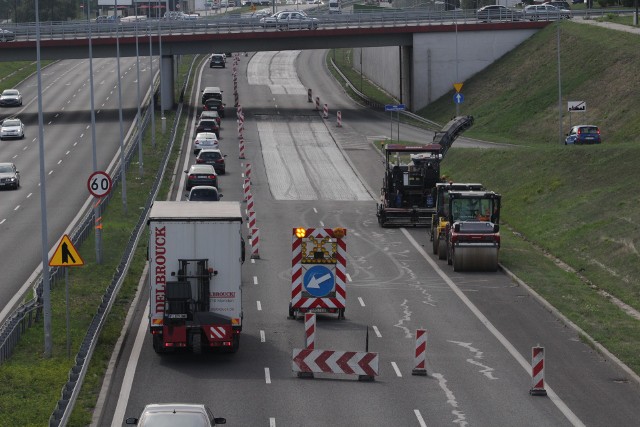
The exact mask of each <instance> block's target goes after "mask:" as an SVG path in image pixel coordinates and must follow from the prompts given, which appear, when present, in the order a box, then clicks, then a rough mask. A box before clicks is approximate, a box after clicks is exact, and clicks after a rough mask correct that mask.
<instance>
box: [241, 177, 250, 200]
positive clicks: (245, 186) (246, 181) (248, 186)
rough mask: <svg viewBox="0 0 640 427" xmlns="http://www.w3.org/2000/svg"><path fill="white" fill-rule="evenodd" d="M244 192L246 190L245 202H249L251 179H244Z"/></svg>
mask: <svg viewBox="0 0 640 427" xmlns="http://www.w3.org/2000/svg"><path fill="white" fill-rule="evenodd" d="M242 188H243V190H244V200H243V201H245V202H246V201H247V200H248V199H249V196H251V181H250V180H249V178H245V179H244V185H243V186H242Z"/></svg>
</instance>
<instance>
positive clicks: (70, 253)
mask: <svg viewBox="0 0 640 427" xmlns="http://www.w3.org/2000/svg"><path fill="white" fill-rule="evenodd" d="M49 265H50V266H51V267H80V266H81V265H84V261H83V260H82V257H81V256H80V254H79V253H78V251H77V250H76V248H75V247H74V246H73V243H71V239H69V236H67V235H66V234H65V235H64V236H62V239H61V240H60V243H58V248H57V249H56V251H55V252H54V254H53V256H52V257H51V259H50V260H49Z"/></svg>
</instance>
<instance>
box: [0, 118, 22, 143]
mask: <svg viewBox="0 0 640 427" xmlns="http://www.w3.org/2000/svg"><path fill="white" fill-rule="evenodd" d="M5 139H24V123H22V120H20V119H15V118H14V119H5V120H4V121H3V122H2V125H1V126H0V140H5Z"/></svg>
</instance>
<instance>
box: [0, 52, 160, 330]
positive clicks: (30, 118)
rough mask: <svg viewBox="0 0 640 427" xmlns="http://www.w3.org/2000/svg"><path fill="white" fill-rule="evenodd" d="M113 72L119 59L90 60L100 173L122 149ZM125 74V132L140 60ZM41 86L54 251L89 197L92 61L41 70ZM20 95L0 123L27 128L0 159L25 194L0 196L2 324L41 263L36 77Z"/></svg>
mask: <svg viewBox="0 0 640 427" xmlns="http://www.w3.org/2000/svg"><path fill="white" fill-rule="evenodd" d="M156 62H157V61H156ZM140 65H141V67H140V79H141V84H142V86H141V93H142V95H141V96H143V95H144V93H146V89H144V88H145V87H146V88H148V87H149V82H150V79H149V76H150V73H149V60H148V58H146V61H144V58H141V61H140ZM116 67H117V64H116V59H115V58H113V59H95V60H94V62H93V70H94V103H95V109H96V135H97V141H96V147H97V163H98V168H99V169H100V170H106V169H107V167H108V166H109V164H110V163H111V161H112V159H113V158H114V157H115V156H116V152H117V151H118V149H119V145H120V143H119V140H120V137H119V135H120V131H119V126H118V91H117V86H116V76H117V73H116ZM143 68H144V69H143ZM154 69H156V71H157V68H155V67H154ZM120 70H121V73H122V80H121V82H122V93H123V117H124V120H125V122H124V132H125V134H126V132H127V131H128V129H129V128H130V126H131V123H132V121H133V119H134V118H135V114H136V112H137V104H136V101H137V99H136V96H135V95H134V96H131V94H136V84H137V83H136V81H137V80H136V79H137V75H136V59H135V58H126V59H124V58H123V59H121V64H120ZM42 88H43V91H42V105H43V116H44V121H43V122H44V151H45V156H46V157H45V174H46V177H47V178H46V193H47V226H48V227H47V228H48V239H49V246H50V247H52V248H53V249H55V245H56V244H57V242H58V240H59V239H60V238H61V237H62V236H63V234H65V233H68V232H69V229H68V227H69V225H70V223H71V222H72V220H73V219H74V218H75V217H76V215H77V213H78V212H79V211H80V210H81V208H82V207H83V205H84V204H85V203H87V200H88V198H89V196H90V195H89V192H88V189H87V184H86V183H87V180H88V179H89V176H90V174H91V173H92V172H93V149H92V139H91V126H90V125H91V116H90V106H91V103H90V84H89V60H88V59H86V60H83V61H59V62H55V63H53V64H51V65H50V66H48V67H45V68H43V70H42ZM18 89H19V90H20V91H21V92H22V95H23V106H22V107H17V108H2V109H0V120H3V119H4V118H6V117H10V116H16V117H19V118H20V119H22V121H23V122H24V123H25V139H22V140H5V141H2V143H1V144H0V161H3V162H4V161H8V162H14V163H15V164H16V165H17V167H18V170H19V171H20V176H21V187H20V189H18V190H17V191H12V190H2V191H0V253H2V254H3V256H2V257H0V271H2V274H3V280H2V283H3V286H2V287H0V320H2V319H4V318H5V316H6V315H7V314H8V313H9V312H10V308H11V307H12V306H13V305H14V304H15V303H16V302H18V301H19V298H20V295H21V294H22V293H24V292H25V291H26V290H27V289H28V285H29V282H30V281H31V280H32V279H33V278H34V277H35V275H33V274H32V273H33V272H34V270H36V268H37V267H38V266H39V265H40V264H41V261H42V243H41V229H42V227H41V214H40V212H41V208H40V187H39V185H40V163H39V162H40V157H39V156H40V152H39V145H38V144H39V143H38V103H37V97H36V94H37V80H36V76H35V75H33V76H31V77H29V78H28V79H26V80H25V81H24V82H23V83H21V84H20V85H19V86H18ZM127 94H129V95H127ZM116 203H117V202H116ZM30 278H31V279H30ZM19 290H20V291H19Z"/></svg>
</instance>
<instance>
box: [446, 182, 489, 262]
mask: <svg viewBox="0 0 640 427" xmlns="http://www.w3.org/2000/svg"><path fill="white" fill-rule="evenodd" d="M447 197H448V198H449V205H448V209H449V211H448V215H449V221H448V224H447V226H446V236H447V238H446V248H445V249H446V253H447V263H448V264H449V265H453V270H454V271H456V272H461V271H497V270H498V253H499V251H500V225H499V223H500V200H501V196H500V194H497V193H495V192H493V191H449V192H448V193H447Z"/></svg>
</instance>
